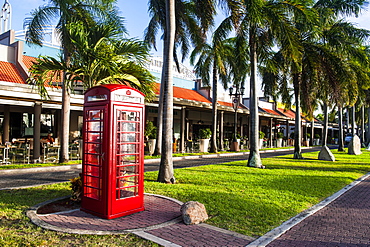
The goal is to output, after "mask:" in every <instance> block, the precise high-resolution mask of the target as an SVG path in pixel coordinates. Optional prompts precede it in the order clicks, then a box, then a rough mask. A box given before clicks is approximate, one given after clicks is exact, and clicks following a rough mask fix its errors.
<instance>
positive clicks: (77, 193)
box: [70, 174, 82, 202]
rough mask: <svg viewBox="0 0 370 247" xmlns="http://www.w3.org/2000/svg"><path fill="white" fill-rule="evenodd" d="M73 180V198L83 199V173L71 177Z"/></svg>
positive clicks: (75, 199)
mask: <svg viewBox="0 0 370 247" xmlns="http://www.w3.org/2000/svg"><path fill="white" fill-rule="evenodd" d="M70 181H71V189H72V196H71V200H72V201H76V202H79V201H81V195H82V178H81V174H80V176H78V177H75V178H72V179H70Z"/></svg>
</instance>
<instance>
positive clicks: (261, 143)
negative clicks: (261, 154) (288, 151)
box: [260, 139, 263, 148]
mask: <svg viewBox="0 0 370 247" xmlns="http://www.w3.org/2000/svg"><path fill="white" fill-rule="evenodd" d="M260 148H263V139H260Z"/></svg>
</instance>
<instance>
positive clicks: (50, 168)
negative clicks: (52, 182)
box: [0, 164, 82, 174]
mask: <svg viewBox="0 0 370 247" xmlns="http://www.w3.org/2000/svg"><path fill="white" fill-rule="evenodd" d="M73 169H82V164H76V165H62V166H42V167H33V168H20V169H3V170H0V171H1V173H3V174H5V173H7V174H12V173H18V172H19V171H20V170H21V171H22V172H38V171H68V170H73Z"/></svg>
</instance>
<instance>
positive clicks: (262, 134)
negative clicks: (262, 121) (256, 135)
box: [260, 131, 265, 139]
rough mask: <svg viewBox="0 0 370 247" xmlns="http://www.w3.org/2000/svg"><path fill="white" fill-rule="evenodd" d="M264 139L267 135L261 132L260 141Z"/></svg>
mask: <svg viewBox="0 0 370 247" xmlns="http://www.w3.org/2000/svg"><path fill="white" fill-rule="evenodd" d="M263 138H265V133H264V132H262V131H260V139H263Z"/></svg>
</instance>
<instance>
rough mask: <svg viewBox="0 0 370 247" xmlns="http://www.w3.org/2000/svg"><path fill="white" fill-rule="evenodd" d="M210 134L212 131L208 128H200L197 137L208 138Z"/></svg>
mask: <svg viewBox="0 0 370 247" xmlns="http://www.w3.org/2000/svg"><path fill="white" fill-rule="evenodd" d="M211 135H212V131H211V129H210V128H206V129H200V130H199V138H200V139H209V138H210V137H211Z"/></svg>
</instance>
